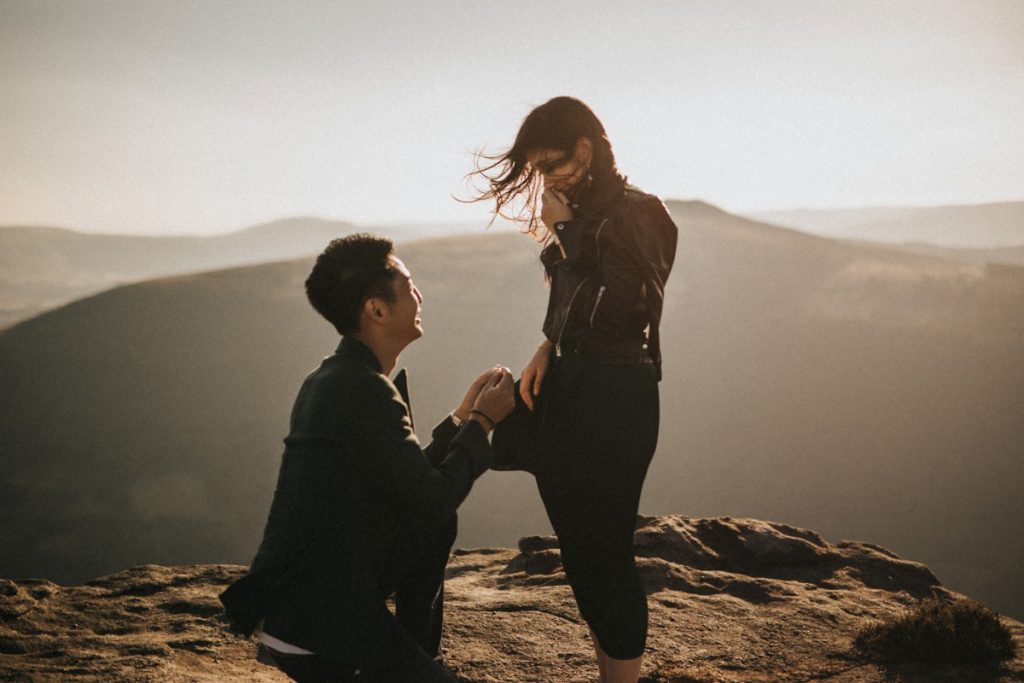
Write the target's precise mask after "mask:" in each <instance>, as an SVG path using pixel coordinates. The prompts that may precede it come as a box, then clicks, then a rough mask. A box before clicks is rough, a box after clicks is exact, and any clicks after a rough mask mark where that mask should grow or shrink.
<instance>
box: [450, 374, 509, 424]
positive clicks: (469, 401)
mask: <svg viewBox="0 0 1024 683" xmlns="http://www.w3.org/2000/svg"><path fill="white" fill-rule="evenodd" d="M500 373H501V366H500V365H495V366H494V367H493V368H490V369H489V370H484V371H483V373H481V374H480V376H479V377H477V378H476V379H475V380H473V383H472V384H470V385H469V389H467V390H466V395H465V396H464V397H463V399H462V403H460V404H459V407H458V408H456V409H455V410H454V412H453V413H452V414H453V415H455V417H457V418H459V419H460V420H462V421H463V422H465V421H466V420H468V419H469V411H470V410H472V409H473V404H475V403H476V397H477V396H479V395H480V390H481V389H483V388H484V387H485V386H486V385H487V383H488V382H489V381H490V380H491V378H492V377H494V376H495V375H498V374H500Z"/></svg>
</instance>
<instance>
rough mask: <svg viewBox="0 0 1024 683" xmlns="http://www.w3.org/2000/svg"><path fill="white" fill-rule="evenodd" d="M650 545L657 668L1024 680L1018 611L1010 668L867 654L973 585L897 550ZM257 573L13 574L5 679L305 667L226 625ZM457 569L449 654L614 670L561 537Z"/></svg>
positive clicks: (807, 540) (686, 540)
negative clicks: (595, 649)
mask: <svg viewBox="0 0 1024 683" xmlns="http://www.w3.org/2000/svg"><path fill="white" fill-rule="evenodd" d="M636 547H637V555H638V558H639V560H638V563H639V565H640V569H641V572H642V574H643V577H644V580H645V583H646V585H647V590H648V593H649V598H648V601H649V605H650V610H651V628H650V638H649V641H648V655H647V659H646V663H645V667H644V671H645V679H644V680H646V681H659V682H668V681H674V682H679V683H693V682H695V681H700V682H705V681H707V682H715V683H718V682H720V681H721V682H731V681H765V682H767V681H808V680H828V681H878V682H881V681H893V680H902V681H972V680H976V681H1024V624H1021V623H1020V622H1016V621H1013V620H1011V619H1007V618H1005V617H1004V618H1003V623H1004V624H1006V625H1007V626H1008V627H1009V628H1010V629H1011V631H1012V632H1013V634H1014V638H1015V641H1016V643H1017V648H1018V656H1017V658H1016V659H1014V660H1012V661H1010V662H1007V663H1005V664H1004V665H1003V666H1002V667H1001V668H998V669H975V668H965V667H960V668H956V667H944V668H941V669H935V668H923V667H913V666H903V667H901V668H894V667H891V666H884V665H881V664H878V663H874V662H870V661H867V660H865V659H863V658H861V657H860V656H859V655H858V653H856V652H855V651H854V650H853V646H852V642H853V636H854V633H855V632H856V630H857V628H858V627H859V626H861V625H862V624H864V623H865V622H866V620H870V619H873V618H881V617H883V616H886V615H890V614H893V613H896V612H898V611H900V610H902V609H904V608H906V607H908V606H910V605H912V604H913V603H914V602H915V601H916V600H918V599H920V598H923V597H927V596H933V595H936V596H946V597H959V596H957V595H956V594H954V593H952V592H950V591H948V590H947V589H945V588H943V587H942V586H941V585H940V583H939V581H938V580H937V579H936V578H935V576H934V575H933V574H932V573H931V572H930V571H929V570H928V568H927V567H925V566H923V565H921V564H917V563H914V562H909V561H906V560H902V559H900V558H899V557H897V556H896V555H894V554H893V553H891V552H889V551H887V550H885V549H883V548H879V547H876V546H873V545H870V544H867V543H854V542H841V543H839V544H836V545H832V544H829V543H827V542H826V541H824V540H823V539H822V538H820V537H819V536H818V535H816V534H814V533H813V532H810V531H806V530H802V529H795V528H792V527H788V526H786V525H783V524H775V523H771V522H763V521H758V520H748V519H730V518H717V519H689V518H685V517H675V516H673V517H651V518H641V519H640V520H639V523H638V528H637V533H636ZM243 571H244V568H243V567H239V566H234V565H197V566H182V567H162V566H155V565H147V566H142V567H134V568H132V569H129V570H126V571H124V572H120V573H118V574H114V575H111V576H106V577H103V578H100V579H96V580H95V581H90V582H88V583H87V584H84V585H81V586H73V587H62V586H58V585H56V584H53V583H50V582H48V581H44V580H24V581H9V580H0V680H6V681H118V680H132V681H171V682H173V681H284V680H287V679H286V678H285V677H284V676H283V675H282V674H280V673H279V672H277V671H276V670H275V669H273V668H271V667H267V666H264V665H262V664H259V663H257V662H256V661H255V645H254V644H253V643H252V642H250V641H245V640H242V639H240V638H238V637H236V636H234V635H233V634H231V633H230V632H228V631H227V630H226V629H225V621H224V618H223V613H222V611H221V609H220V603H219V602H218V600H217V594H218V593H219V592H220V591H221V590H222V589H223V588H224V586H225V585H226V584H228V583H229V582H230V581H232V580H233V579H235V578H236V577H238V576H239V575H240V574H241V573H242V572H243ZM448 576H449V580H448V583H447V593H446V605H447V613H446V617H447V622H446V631H445V640H444V657H445V662H446V664H447V665H448V666H449V667H450V668H451V669H452V670H453V671H454V672H456V674H457V675H458V676H459V677H460V678H461V679H463V680H465V681H479V682H485V681H486V682H502V683H504V682H513V681H514V682H522V681H558V682H559V683H561V682H568V681H594V680H596V668H595V666H594V663H593V654H592V649H591V645H590V642H589V640H588V637H587V629H586V626H585V625H584V624H583V623H582V622H581V620H580V618H579V614H578V613H577V611H576V606H575V603H574V602H573V598H572V594H571V592H570V590H569V588H568V586H567V585H566V583H565V575H564V574H563V572H562V569H561V562H560V558H559V553H558V546H557V542H556V541H555V539H554V538H550V537H529V538H524V539H522V540H521V541H520V544H519V551H516V550H505V549H483V550H457V551H456V552H455V553H454V554H453V557H452V560H451V562H450V564H449V572H448Z"/></svg>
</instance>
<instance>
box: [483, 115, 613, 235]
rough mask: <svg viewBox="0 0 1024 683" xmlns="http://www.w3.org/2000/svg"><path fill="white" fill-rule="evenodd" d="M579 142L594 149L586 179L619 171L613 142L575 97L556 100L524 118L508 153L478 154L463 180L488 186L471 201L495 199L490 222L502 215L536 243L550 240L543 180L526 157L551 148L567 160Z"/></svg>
mask: <svg viewBox="0 0 1024 683" xmlns="http://www.w3.org/2000/svg"><path fill="white" fill-rule="evenodd" d="M580 138H587V139H589V140H590V143H591V145H592V146H593V149H594V154H593V158H592V159H591V163H590V175H591V176H592V177H593V178H594V179H595V180H604V179H605V178H606V177H607V176H610V175H613V174H616V173H618V171H617V169H616V167H615V155H614V154H613V153H612V145H611V142H609V140H608V136H607V134H606V133H605V131H604V126H603V125H602V124H601V122H600V121H599V120H598V118H597V116H596V115H595V114H594V112H593V111H591V110H590V107H588V106H587V105H586V104H584V103H583V102H582V101H581V100H578V99H576V98H575V97H555V98H554V99H550V100H548V101H547V102H545V103H544V104H542V105H540V106H539V107H536V108H535V109H534V110H533V111H531V112H530V113H529V114H527V116H526V118H525V119H523V123H522V125H521V126H520V127H519V133H518V134H517V135H516V140H515V142H514V143H513V144H512V147H511V148H509V150H508V151H506V152H504V153H501V154H494V155H488V154H485V153H483V152H479V153H478V154H477V155H476V167H477V168H476V170H475V171H473V172H472V173H470V174H469V176H467V178H469V179H474V178H476V177H479V178H482V179H483V181H484V183H485V185H486V187H485V188H484V189H480V188H478V187H474V189H473V191H474V194H475V196H474V197H473V198H472V199H471V200H469V201H485V200H494V214H493V217H492V218H491V222H492V223H493V222H494V220H495V219H497V218H498V217H499V216H500V217H501V218H505V219H507V220H510V221H513V222H515V223H519V224H520V225H522V226H523V231H524V232H526V233H528V234H529V235H531V236H532V237H533V238H534V239H536V240H538V241H541V240H546V239H548V237H549V236H548V234H547V230H546V229H545V227H544V224H543V223H542V222H541V220H540V211H539V204H538V201H537V200H538V195H539V194H540V188H541V177H540V174H539V173H538V172H537V169H535V168H533V167H532V166H531V165H530V163H529V162H528V161H527V156H528V155H529V154H530V153H531V152H534V151H537V150H541V149H552V150H557V151H559V152H562V153H563V154H565V156H566V157H571V156H572V155H573V153H574V152H575V151H576V142H577V141H578V140H579V139H580Z"/></svg>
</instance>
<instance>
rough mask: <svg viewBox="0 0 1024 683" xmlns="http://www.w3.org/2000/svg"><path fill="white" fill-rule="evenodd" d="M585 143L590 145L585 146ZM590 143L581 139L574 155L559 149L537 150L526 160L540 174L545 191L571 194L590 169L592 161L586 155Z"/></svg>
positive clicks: (528, 155)
mask: <svg viewBox="0 0 1024 683" xmlns="http://www.w3.org/2000/svg"><path fill="white" fill-rule="evenodd" d="M584 142H586V143H588V144H586V145H584ZM589 142H590V141H589V140H584V139H581V140H580V142H578V143H577V144H576V151H575V153H574V154H566V153H565V152H562V151H560V150H557V149H543V148H542V149H536V150H534V151H532V152H530V153H529V154H527V155H526V160H527V162H529V164H530V166H532V167H533V168H535V169H536V170H537V173H538V174H540V177H541V178H542V179H543V181H544V189H545V190H558V191H559V192H564V193H565V194H571V193H572V191H573V190H575V189H576V187H577V186H578V185H579V184H580V181H582V180H583V178H585V177H586V175H587V171H588V170H589V168H590V165H589V161H590V160H589V158H588V155H586V151H587V148H589V147H590V145H589Z"/></svg>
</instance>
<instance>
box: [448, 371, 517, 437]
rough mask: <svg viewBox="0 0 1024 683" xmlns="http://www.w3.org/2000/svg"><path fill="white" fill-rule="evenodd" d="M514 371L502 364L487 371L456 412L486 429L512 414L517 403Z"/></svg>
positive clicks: (476, 382) (470, 386) (471, 388)
mask: <svg viewBox="0 0 1024 683" xmlns="http://www.w3.org/2000/svg"><path fill="white" fill-rule="evenodd" d="M513 384H514V382H513V379H512V372H511V371H510V370H509V369H508V368H506V367H502V366H500V365H499V366H495V367H493V368H491V369H489V370H485V371H484V372H483V373H482V374H481V375H480V376H479V377H477V378H476V379H475V380H473V383H472V384H471V385H469V389H468V390H467V391H466V395H465V396H464V397H463V399H462V403H460V404H459V407H458V408H456V409H455V410H454V411H453V413H452V414H453V415H455V417H457V418H459V419H460V420H462V421H463V422H465V421H467V420H475V421H476V422H479V423H480V426H482V427H483V428H484V431H485V432H489V431H491V430H492V429H494V426H495V425H496V424H498V423H499V422H501V421H502V420H504V419H505V418H506V417H508V414H509V413H511V412H512V409H513V408H515V406H516V399H515V394H514V393H513Z"/></svg>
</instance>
